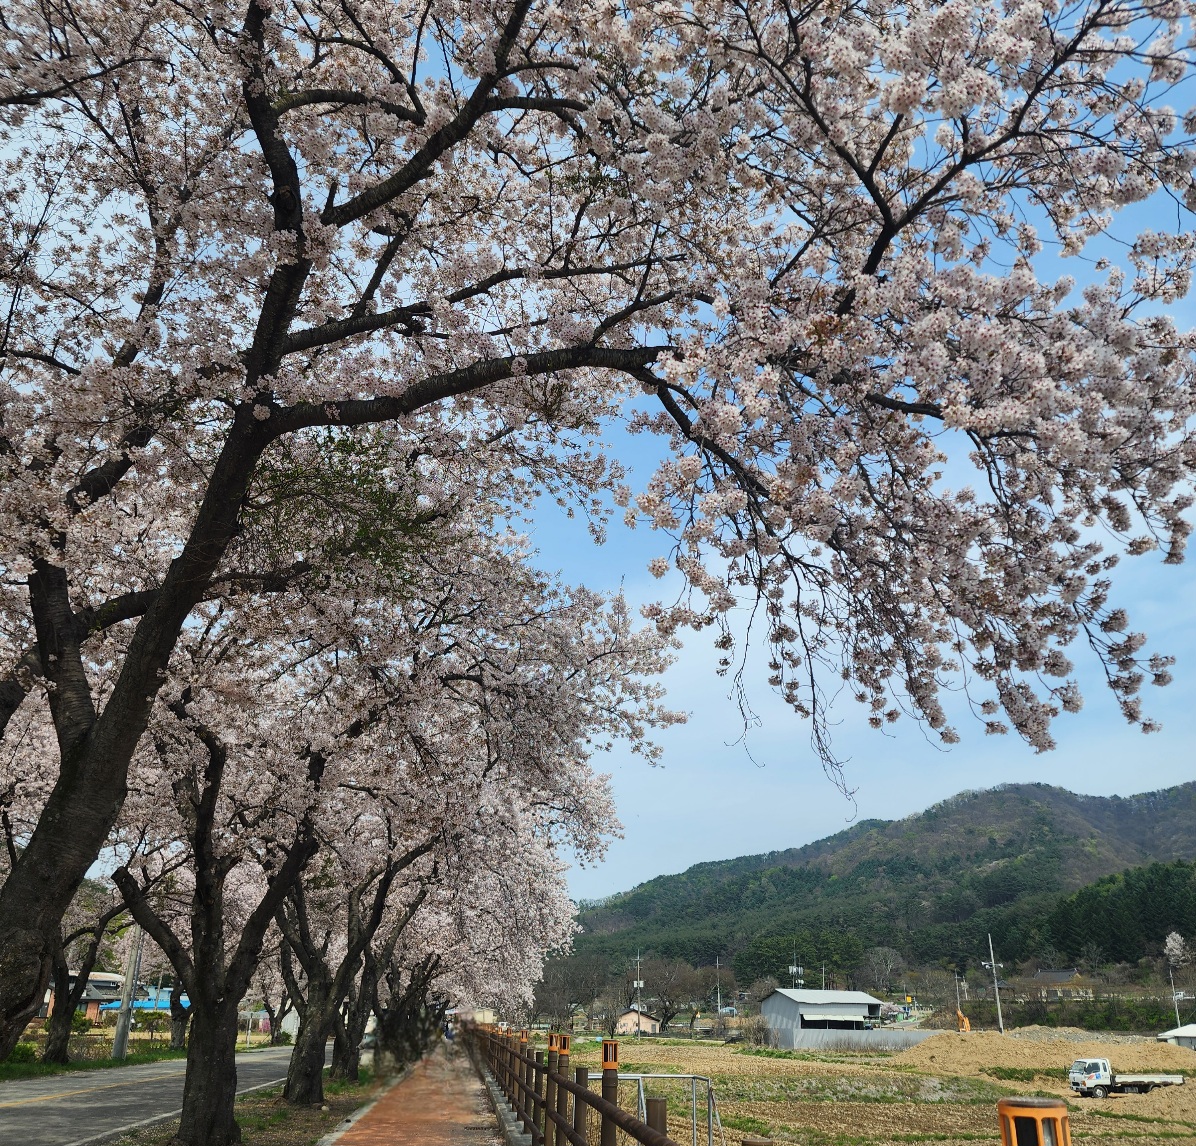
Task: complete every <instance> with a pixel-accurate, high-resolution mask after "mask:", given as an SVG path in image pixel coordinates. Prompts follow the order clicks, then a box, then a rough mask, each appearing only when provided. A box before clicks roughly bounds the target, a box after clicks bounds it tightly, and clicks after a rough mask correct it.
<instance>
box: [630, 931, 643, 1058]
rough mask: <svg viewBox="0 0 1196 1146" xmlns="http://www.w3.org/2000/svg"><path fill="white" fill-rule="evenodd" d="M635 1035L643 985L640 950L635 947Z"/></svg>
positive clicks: (637, 1030) (637, 1032)
mask: <svg viewBox="0 0 1196 1146" xmlns="http://www.w3.org/2000/svg"><path fill="white" fill-rule="evenodd" d="M633 985H634V987H635V1037H636V1038H637V1039H638V1038H639V1037H640V1014H641V1012H640V988H641V987H643V985H644V981H643V979H641V978H640V952H639V948H638V947H637V948H636V950H635V981H634V984H633Z"/></svg>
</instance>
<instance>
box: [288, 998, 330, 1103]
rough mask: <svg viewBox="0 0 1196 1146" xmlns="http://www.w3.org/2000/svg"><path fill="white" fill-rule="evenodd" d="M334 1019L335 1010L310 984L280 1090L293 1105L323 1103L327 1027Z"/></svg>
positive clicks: (328, 1027)
mask: <svg viewBox="0 0 1196 1146" xmlns="http://www.w3.org/2000/svg"><path fill="white" fill-rule="evenodd" d="M313 995H314V996H315V1001H314V1002H313ZM334 1021H335V1013H334V1012H333V1011H332V1008H331V1007H330V1006H329V1001H328V998H327V995H326V994H322V993H321V992H320V991H319V990H318V989H317V990H316V991H313V990H312V987H311V984H310V983H309V984H308V993H307V1008H306V1010H305V1011H304V1013H303V1019H302V1021H301V1022H300V1024H299V1033H298V1034H297V1035H296V1036H295V1049H294V1050H293V1051H292V1052H291V1063H290V1066H289V1067H288V1068H287V1085H286V1090H285V1091H284V1092H283V1093H284V1094H285V1096H286V1100H287V1101H288V1102H289V1103H291V1105H292V1106H319V1105H321V1104H323V1102H324V1057H325V1054H326V1051H327V1047H328V1034H329V1029H330V1028H331V1027H332V1025H333V1022H334Z"/></svg>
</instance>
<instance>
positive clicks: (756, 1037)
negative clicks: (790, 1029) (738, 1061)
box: [739, 1015, 777, 1047]
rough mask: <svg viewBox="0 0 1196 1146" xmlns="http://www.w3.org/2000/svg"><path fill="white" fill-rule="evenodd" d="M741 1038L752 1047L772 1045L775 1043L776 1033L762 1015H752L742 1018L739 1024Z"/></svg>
mask: <svg viewBox="0 0 1196 1146" xmlns="http://www.w3.org/2000/svg"><path fill="white" fill-rule="evenodd" d="M739 1030H740V1033H741V1034H742V1035H743V1040H744V1042H746V1043H747V1044H748V1045H749V1046H753V1047H774V1046H776V1045H777V1040H776V1035H775V1033H774V1032H773V1030H772V1028H771V1027H770V1026H769V1025H768V1021H767V1020H766V1019H765V1018H764V1016H763V1015H753V1016H752V1017H751V1018H750V1019H744V1020H743V1022H742V1023H740V1025H739Z"/></svg>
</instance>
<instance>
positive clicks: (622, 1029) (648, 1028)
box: [615, 1007, 660, 1035]
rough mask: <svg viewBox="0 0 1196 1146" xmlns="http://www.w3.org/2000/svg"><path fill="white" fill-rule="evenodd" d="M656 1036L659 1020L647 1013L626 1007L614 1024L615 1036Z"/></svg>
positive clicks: (658, 1029)
mask: <svg viewBox="0 0 1196 1146" xmlns="http://www.w3.org/2000/svg"><path fill="white" fill-rule="evenodd" d="M637 1033H638V1034H641V1035H656V1034H659V1033H660V1019H659V1018H658V1017H657V1016H656V1015H653V1014H651V1013H650V1012H648V1011H643V1010H638V1009H636V1008H635V1007H628V1008H627V1010H625V1011H624V1012H623V1013H622V1014H621V1015H620V1016H619V1021H618V1022H617V1023H616V1024H615V1034H617V1035H634V1034H637Z"/></svg>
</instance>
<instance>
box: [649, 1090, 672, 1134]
mask: <svg viewBox="0 0 1196 1146" xmlns="http://www.w3.org/2000/svg"><path fill="white" fill-rule="evenodd" d="M644 1105H645V1106H646V1107H647V1108H648V1125H649V1126H651V1127H652V1129H653V1130H655V1131H656V1132H657V1133H658V1134H663V1135H664V1136H665V1137H666V1138H667V1137H668V1135H669V1104H668V1100H667V1099H664V1098H647V1099H645V1100H644Z"/></svg>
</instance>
